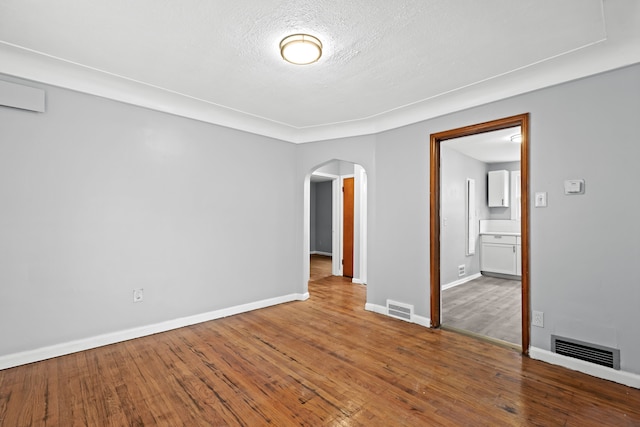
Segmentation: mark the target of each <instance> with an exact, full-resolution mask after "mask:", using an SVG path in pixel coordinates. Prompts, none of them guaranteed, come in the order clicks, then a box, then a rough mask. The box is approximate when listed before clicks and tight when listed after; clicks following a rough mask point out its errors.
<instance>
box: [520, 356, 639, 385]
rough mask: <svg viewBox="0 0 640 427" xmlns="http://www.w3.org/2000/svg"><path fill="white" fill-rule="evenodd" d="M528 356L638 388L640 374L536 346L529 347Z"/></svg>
mask: <svg viewBox="0 0 640 427" xmlns="http://www.w3.org/2000/svg"><path fill="white" fill-rule="evenodd" d="M529 357H531V358H532V359H536V360H541V361H543V362H547V363H551V364H552V365H558V366H563V367H565V368H568V369H571V370H574V371H579V372H583V373H585V374H588V375H592V376H594V377H598V378H602V379H605V380H609V381H613V382H616V383H619V384H624V385H627V386H629V387H633V388H640V375H638V374H634V373H631V372H626V371H618V370H616V369H612V368H607V367H606V366H600V365H596V364H593V363H589V362H585V361H583V360H580V359H574V358H573V357H567V356H563V355H561V354H557V353H553V352H551V351H548V350H543V349H541V348H536V347H530V348H529Z"/></svg>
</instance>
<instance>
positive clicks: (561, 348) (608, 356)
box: [551, 335, 620, 369]
mask: <svg viewBox="0 0 640 427" xmlns="http://www.w3.org/2000/svg"><path fill="white" fill-rule="evenodd" d="M551 351H553V352H554V353H557V354H561V355H563V356H568V357H573V358H574V359H580V360H584V361H586V362H591V363H595V364H598V365H602V366H607V367H609V368H613V369H620V350H619V349H617V348H610V347H604V346H601V345H597V344H591V343H587V342H583V341H578V340H574V339H571V338H564V337H559V336H556V335H551Z"/></svg>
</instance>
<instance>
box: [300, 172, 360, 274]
mask: <svg viewBox="0 0 640 427" xmlns="http://www.w3.org/2000/svg"><path fill="white" fill-rule="evenodd" d="M304 185H305V191H304V195H305V197H304V204H305V208H304V216H305V217H304V242H305V246H304V249H303V250H304V251H305V253H304V257H303V259H304V262H305V269H304V271H305V282H308V280H309V279H310V278H311V277H312V276H311V273H312V268H311V262H312V258H311V257H312V256H314V255H316V256H320V257H325V258H326V257H330V258H331V271H330V274H331V275H333V276H349V278H350V279H351V281H352V282H353V283H356V284H363V285H364V284H366V281H367V214H366V212H367V174H366V171H365V169H364V168H363V167H362V166H361V165H359V164H356V163H353V162H349V161H344V160H339V159H333V160H329V161H327V162H324V163H321V164H319V165H317V166H315V167H313V168H312V169H311V170H310V172H309V173H308V174H307V176H306V178H305V183H304ZM345 186H347V187H350V186H352V188H353V193H352V196H351V197H352V198H353V199H352V209H353V210H352V215H353V216H352V218H353V219H352V223H349V220H348V219H347V221H346V222H345V214H348V212H347V210H349V207H348V206H347V208H346V209H345V203H344V202H345V197H346V196H345V193H344V192H343V188H344V187H345ZM347 192H348V188H347ZM327 193H329V196H328V195H327ZM327 201H328V202H327ZM327 203H330V204H331V207H330V208H329V209H327V206H326V204H327ZM328 217H330V219H328ZM347 218H348V215H347ZM327 225H329V227H330V230H327V229H326V227H327ZM345 236H347V239H346V241H345ZM351 236H352V237H351ZM327 240H330V243H329V242H327ZM350 247H351V248H352V251H351V250H350ZM345 256H349V257H350V259H348V260H347V261H348V264H349V265H350V266H352V268H351V269H350V270H349V271H347V270H346V269H345V265H344V261H345ZM324 263H325V266H326V264H327V263H326V259H325V260H324ZM324 271H325V272H326V271H327V270H326V267H325V270H324ZM316 273H317V271H315V272H314V274H316ZM320 274H322V273H320ZM316 277H317V276H316Z"/></svg>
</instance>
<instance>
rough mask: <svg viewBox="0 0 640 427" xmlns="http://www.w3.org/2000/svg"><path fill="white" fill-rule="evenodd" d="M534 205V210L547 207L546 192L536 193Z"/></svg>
mask: <svg viewBox="0 0 640 427" xmlns="http://www.w3.org/2000/svg"><path fill="white" fill-rule="evenodd" d="M535 205H536V208H546V207H547V192H546V191H538V192H537V193H536V199H535Z"/></svg>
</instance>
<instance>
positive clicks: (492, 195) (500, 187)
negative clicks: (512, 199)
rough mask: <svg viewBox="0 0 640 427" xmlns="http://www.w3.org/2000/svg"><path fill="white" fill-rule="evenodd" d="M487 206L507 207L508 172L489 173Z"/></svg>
mask: <svg viewBox="0 0 640 427" xmlns="http://www.w3.org/2000/svg"><path fill="white" fill-rule="evenodd" d="M488 189H489V190H488V192H489V197H488V204H489V207H490V208H496V207H503V208H508V207H509V171H506V170H502V171H491V172H489V186H488Z"/></svg>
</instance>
